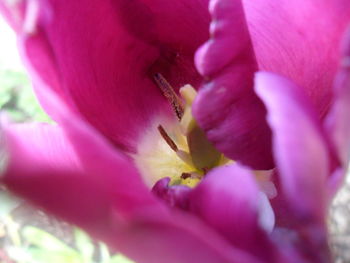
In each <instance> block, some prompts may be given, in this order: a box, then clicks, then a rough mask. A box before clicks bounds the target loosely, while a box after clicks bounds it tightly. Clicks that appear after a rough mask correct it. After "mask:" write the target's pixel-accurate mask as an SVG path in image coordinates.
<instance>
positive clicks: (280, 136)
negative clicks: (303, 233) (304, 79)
mask: <svg viewBox="0 0 350 263" xmlns="http://www.w3.org/2000/svg"><path fill="white" fill-rule="evenodd" d="M255 88H256V92H257V93H258V94H259V96H260V97H261V99H262V100H263V101H264V103H265V105H266V107H267V109H268V122H269V123H270V125H271V128H272V130H273V142H274V143H273V148H274V155H275V158H276V163H277V168H278V170H279V176H280V183H281V185H282V189H283V194H284V195H286V199H287V201H288V202H289V204H290V205H291V207H292V210H293V211H294V212H295V216H296V217H297V218H299V219H300V220H304V222H305V220H311V221H312V220H315V219H316V220H318V222H323V221H324V219H325V218H324V217H325V215H324V212H325V204H326V203H325V202H326V185H325V180H326V178H327V176H328V172H329V170H328V169H329V160H328V157H329V156H328V154H329V153H328V148H327V144H326V142H325V137H324V135H323V133H322V129H321V127H320V123H319V122H318V120H317V117H316V114H315V113H314V112H313V111H312V108H311V107H310V105H309V103H308V101H307V100H306V98H305V97H304V96H303V93H302V91H301V90H299V88H298V87H297V86H296V85H295V84H293V83H292V82H291V81H289V80H287V79H285V78H283V77H281V76H278V75H275V74H272V73H267V72H261V73H258V74H257V75H256V87H255Z"/></svg>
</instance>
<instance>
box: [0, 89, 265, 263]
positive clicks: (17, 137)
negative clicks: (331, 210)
mask: <svg viewBox="0 0 350 263" xmlns="http://www.w3.org/2000/svg"><path fill="white" fill-rule="evenodd" d="M45 98H46V100H47V101H48V103H50V104H51V106H52V108H53V109H56V112H55V114H56V116H57V117H58V121H59V122H60V123H62V124H63V127H64V129H61V128H59V127H57V126H48V125H20V126H14V125H6V124H5V126H4V136H5V137H6V142H7V146H8V150H9V156H10V159H9V163H8V166H7V169H6V171H5V172H4V173H3V175H2V178H1V180H2V182H4V183H5V184H6V185H7V186H8V187H9V188H10V189H11V190H12V191H14V192H15V193H17V194H19V195H21V196H22V197H24V198H26V199H28V200H30V201H31V202H33V203H34V204H36V205H38V206H40V207H42V208H44V209H45V210H46V211H48V212H50V213H52V214H54V215H56V216H58V217H60V218H62V219H65V220H67V221H68V222H70V223H73V224H76V225H78V226H79V227H81V228H83V229H85V230H86V231H87V232H88V233H90V234H92V235H93V236H95V237H96V238H98V239H101V240H103V241H105V242H107V243H108V244H109V245H110V246H111V247H114V248H115V249H117V250H118V251H120V252H122V253H124V254H126V255H127V256H129V257H130V258H132V259H134V260H136V261H137V262H147V263H151V262H152V263H153V262H154V263H163V262H170V263H177V262H184V263H187V262H188V263H190V262H193V261H196V262H207V263H211V262H227V263H236V262H237V263H240V262H247V263H259V262H260V261H258V260H255V259H254V258H253V257H251V256H249V255H248V254H246V253H245V252H243V251H240V250H239V249H236V248H233V247H232V246H231V245H230V244H228V243H227V242H226V241H225V240H224V239H222V237H221V236H220V235H218V234H217V233H215V232H214V231H213V230H212V229H210V228H209V227H208V226H206V225H204V224H203V223H202V222H201V221H200V220H198V219H196V218H195V217H192V216H190V215H186V214H182V213H179V212H176V211H171V210H168V209H167V208H166V207H165V206H163V204H162V203H161V202H160V201H158V200H157V199H156V198H155V197H154V196H153V195H152V194H151V193H150V191H149V189H147V188H146V186H145V185H144V184H143V182H142V180H141V178H140V176H139V174H138V172H137V171H136V169H135V168H134V166H133V163H132V160H130V159H129V158H127V157H126V156H124V155H123V154H121V153H120V152H119V151H117V150H116V149H115V148H113V146H112V145H110V144H109V143H108V142H107V141H106V140H105V138H103V137H101V136H100V135H99V133H97V132H96V131H95V130H93V129H92V128H91V127H90V126H88V125H87V124H85V123H84V122H82V121H80V120H79V119H78V118H77V117H76V115H75V114H74V113H72V112H70V111H69V110H68V108H67V107H66V106H65V105H64V104H63V103H61V102H60V101H59V100H57V98H56V97H55V96H54V94H53V93H50V92H49V90H45ZM174 247H176V249H174Z"/></svg>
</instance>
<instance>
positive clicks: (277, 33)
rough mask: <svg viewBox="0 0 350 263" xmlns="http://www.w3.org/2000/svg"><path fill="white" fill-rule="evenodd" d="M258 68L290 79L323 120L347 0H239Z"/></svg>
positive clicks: (349, 9)
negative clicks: (302, 90)
mask: <svg viewBox="0 0 350 263" xmlns="http://www.w3.org/2000/svg"><path fill="white" fill-rule="evenodd" d="M243 3H244V8H245V11H246V17H247V21H248V27H249V31H250V33H251V38H252V42H253V46H254V50H255V53H256V57H257V61H258V64H259V69H260V70H264V71H270V72H275V73H278V74H281V75H283V76H286V77H288V78H290V79H292V80H293V81H294V82H295V83H296V84H298V85H299V86H300V87H302V88H303V89H304V90H305V92H306V93H307V94H308V96H309V97H310V98H311V99H312V102H313V103H314V105H315V106H316V107H317V109H318V112H319V113H320V114H321V115H322V116H324V115H325V113H326V112H327V110H328V109H329V106H330V104H331V93H332V82H333V79H334V76H335V74H336V71H337V67H338V61H339V52H338V47H339V43H340V41H341V38H342V35H343V32H344V30H345V28H346V26H347V24H348V23H349V22H350V2H349V1H348V0H320V1H304V0H294V1H289V0H279V1H275V0H254V1H250V0H243Z"/></svg>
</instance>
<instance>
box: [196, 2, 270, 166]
mask: <svg viewBox="0 0 350 263" xmlns="http://www.w3.org/2000/svg"><path fill="white" fill-rule="evenodd" d="M210 12H211V15H212V23H211V26H210V31H211V39H210V40H209V41H207V42H206V43H205V44H204V45H203V46H202V47H201V48H200V49H199V50H198V51H197V53H196V66H197V69H198V70H199V72H200V73H201V74H202V75H203V77H204V78H205V79H206V82H205V84H204V85H203V87H202V89H201V90H200V91H199V94H198V97H197V98H196V101H195V103H194V106H193V113H194V116H195V118H196V119H197V121H198V122H199V124H200V126H201V127H202V128H203V129H204V131H205V132H206V134H207V137H208V139H209V140H210V141H211V142H213V143H214V145H215V146H216V147H217V148H218V149H219V150H220V151H222V152H223V153H224V154H225V155H226V156H227V157H229V158H231V159H234V160H238V161H240V162H242V163H244V164H247V165H250V166H252V167H253V168H255V169H269V168H272V167H273V161H272V155H271V152H270V151H271V147H270V129H269V128H268V126H267V124H266V122H265V114H266V112H265V108H264V106H263V104H262V103H261V102H260V100H259V99H258V98H257V97H256V95H255V94H254V92H253V89H252V88H253V74H254V72H255V71H256V70H257V64H256V61H255V55H254V52H253V48H252V44H251V41H250V36H249V32H248V29H247V25H246V22H245V15H244V11H243V8H242V4H241V2H240V1H232V0H216V1H214V0H213V1H211V6H210Z"/></svg>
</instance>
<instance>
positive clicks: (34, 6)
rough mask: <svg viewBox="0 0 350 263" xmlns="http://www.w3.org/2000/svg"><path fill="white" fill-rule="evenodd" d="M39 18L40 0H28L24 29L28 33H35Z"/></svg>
mask: <svg viewBox="0 0 350 263" xmlns="http://www.w3.org/2000/svg"><path fill="white" fill-rule="evenodd" d="M38 18H39V2H38V1H37V0H28V3H27V9H26V14H25V18H24V23H23V31H24V32H25V33H27V34H34V33H35V32H36V30H37V22H38Z"/></svg>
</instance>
